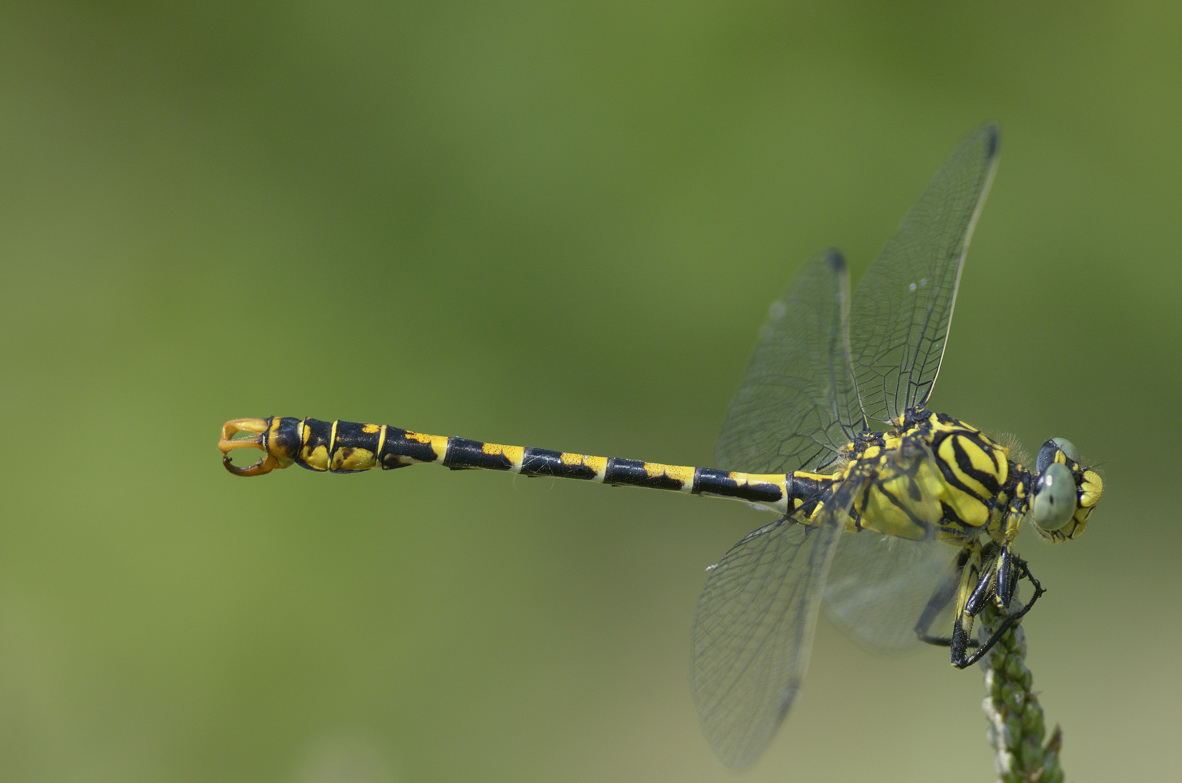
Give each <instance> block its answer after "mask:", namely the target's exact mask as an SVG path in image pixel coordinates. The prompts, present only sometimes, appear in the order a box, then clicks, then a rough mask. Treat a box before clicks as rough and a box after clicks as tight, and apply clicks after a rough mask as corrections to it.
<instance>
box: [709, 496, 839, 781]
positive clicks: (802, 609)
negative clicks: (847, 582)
mask: <svg viewBox="0 0 1182 783" xmlns="http://www.w3.org/2000/svg"><path fill="white" fill-rule="evenodd" d="M848 489H849V490H850V491H849V492H844V491H842V492H839V493H838V494H839V495H840V496H838V497H835V496H833V495H830V496H829V498H828V500H827V506H828V507H829V508H828V510H827V512H826V513H824V514H821V515H820V516H821V517H822V519H820V520H817V522H816V524H810V525H806V524H802V523H801V522H800V521H799V520H798V519H797V518H794V517H792V516H788V517H785V518H783V519H780V520H779V521H777V522H773V523H772V524H769V525H766V526H765V527H762V528H760V529H759V530H756V531H755V532H753V533H751V534H750V535H748V536H747V537H746V538H744V539H743V540H742V541H740V542H739V543H738V544H736V545H735V546H734V547H732V548H731V550H730V551H729V552H727V553H726V556H725V557H723V559H722V560H721V561H720V562H719V563H718V565H716V566H714V567H713V568H712V569H711V570H710V576H709V577H708V579H707V580H706V588H705V590H704V591H703V592H702V597H701V599H700V600H699V601H698V612H697V618H696V619H695V621H694V640H693V666H692V669H693V671H692V674H691V687H692V691H693V696H694V703H695V704H696V705H697V708H698V714H699V716H700V717H701V720H702V728H703V729H704V731H705V733H706V737H707V739H708V740H709V741H710V744H711V745H712V746H713V748H714V751H715V752H716V753H717V754H718V757H719V758H720V759H721V760H722V761H723V763H725V764H726V765H727V766H729V767H731V768H733V769H743V768H745V767H747V766H749V765H750V764H751V763H753V762H754V761H755V760H756V759H757V758H759V756H760V754H762V753H763V751H764V749H765V748H766V747H767V745H768V743H769V742H770V741H771V738H772V736H773V735H774V734H775V731H776V728H777V727H778V726H779V725H780V723H781V722H782V721H783V720H784V716H785V715H787V714H788V710H789V708H790V707H791V706H792V702H793V700H794V699H795V698H796V693H797V691H798V690H799V688H800V683H801V680H802V679H803V678H804V674H805V670H806V669H807V668H808V659H809V652H810V650H811V648H812V642H813V633H814V632H815V630H816V625H817V611H818V607H819V606H820V603H821V596H822V593H823V590H824V585H825V577H826V574H827V572H828V570H829V564H830V562H831V560H832V557H833V553H834V551H835V549H836V543H837V540H838V538H839V537H840V534H841V525H840V520H841V519H842V518H844V516H845V512H846V510H848V508H849V505H850V499H851V498H852V496H853V489H854V488H853V487H849V488H848Z"/></svg>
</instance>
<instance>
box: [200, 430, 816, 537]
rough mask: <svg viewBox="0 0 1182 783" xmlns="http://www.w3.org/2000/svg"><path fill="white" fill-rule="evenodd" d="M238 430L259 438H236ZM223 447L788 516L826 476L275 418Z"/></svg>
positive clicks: (342, 469) (340, 467)
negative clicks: (625, 491) (592, 487)
mask: <svg viewBox="0 0 1182 783" xmlns="http://www.w3.org/2000/svg"><path fill="white" fill-rule="evenodd" d="M240 433H251V434H252V435H253V437H247V438H237V437H236V436H237V435H238V434H240ZM219 448H220V449H221V450H222V453H223V455H224V459H223V463H224V464H225V466H226V468H227V469H228V470H229V471H230V472H231V473H234V474H236V475H239V476H258V475H262V474H264V473H269V472H270V471H272V470H275V469H278V468H286V467H289V466H291V465H293V464H296V465H300V466H302V467H305V468H307V469H309V470H314V471H317V472H328V473H358V472H360V471H364V470H371V469H373V468H379V467H380V468H382V469H383V470H393V469H395V468H402V467H407V466H409V465H418V464H435V465H442V466H443V467H446V468H451V469H452V470H469V469H471V470H497V471H505V472H509V473H516V474H518V475H522V476H529V477H533V476H546V477H549V478H565V479H577V480H581V481H591V482H596V483H600V484H608V485H612V486H626V487H646V488H648V489H663V490H669V491H673V492H684V493H687V494H694V495H707V496H710V497H721V498H729V499H731V500H739V501H743V502H746V503H753V504H757V505H761V506H764V507H766V508H769V509H772V510H774V511H778V512H779V513H781V514H784V513H787V512H789V511H791V510H792V509H794V508H796V507H797V506H798V505H799V504H800V503H801V502H803V501H804V500H805V499H806V498H810V497H813V496H815V495H817V494H818V493H819V492H820V491H821V489H822V488H823V487H822V485H823V484H824V483H825V482H827V481H828V480H829V477H827V476H813V475H812V474H799V475H797V476H793V477H790V476H786V475H784V474H767V475H764V474H751V473H739V472H735V471H725V470H717V469H715V468H696V467H690V466H684V465H666V464H664V463H660V462H645V461H643V460H634V459H623V458H621V457H596V456H593V455H590V454H579V453H575V452H565V451H552V450H550V449H539V448H534V447H532V446H506V445H502V444H499V443H485V442H483V441H478V440H470V439H468V438H457V437H447V436H443V435H426V434H423V433H420V432H414V431H413V430H404V429H401V428H399V427H394V426H391V425H388V424H362V423H359V422H350V421H321V420H319V419H297V418H293V417H272V418H270V419H235V420H233V421H229V422H227V423H226V425H225V426H224V427H223V428H222V440H221V442H220V444H219ZM239 448H256V449H260V450H262V451H263V452H265V454H266V456H265V457H264V458H263V459H261V460H259V462H257V463H255V464H253V465H250V466H247V467H238V466H235V465H234V464H233V463H232V462H231V461H230V457H229V454H230V452H232V451H233V450H235V449H239Z"/></svg>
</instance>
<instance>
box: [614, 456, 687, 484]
mask: <svg viewBox="0 0 1182 783" xmlns="http://www.w3.org/2000/svg"><path fill="white" fill-rule="evenodd" d="M644 465H645V463H644V462H643V461H641V460H638V459H620V458H619V457H609V458H608V460H607V469H606V470H604V472H603V483H604V484H614V485H617V486H627V487H648V488H650V489H670V490H674V491H676V490H679V489H681V488H682V484H681V482H680V481H678V480H677V479H675V478H669V477H668V476H666V475H664V474H660V475H656V476H650V475H649V473H648V471H647V470H645V469H644Z"/></svg>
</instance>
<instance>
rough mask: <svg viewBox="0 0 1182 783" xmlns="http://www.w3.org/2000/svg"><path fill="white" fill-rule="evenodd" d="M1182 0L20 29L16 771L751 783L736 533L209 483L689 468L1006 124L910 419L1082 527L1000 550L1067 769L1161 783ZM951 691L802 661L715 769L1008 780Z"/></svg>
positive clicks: (919, 664) (46, 6)
mask: <svg viewBox="0 0 1182 783" xmlns="http://www.w3.org/2000/svg"><path fill="white" fill-rule="evenodd" d="M1180 41H1182V10H1180V9H1179V8H1177V7H1175V6H1172V5H1169V4H1161V3H1121V4H1118V3H1108V4H1105V3H1085V4H1077V5H1072V6H1070V7H1068V6H1063V5H1061V4H1050V3H1028V2H1025V3H1013V2H1009V3H965V4H956V5H955V7H953V6H949V5H941V4H929V3H902V4H900V3H890V4H880V3H832V4H828V5H826V6H824V7H823V8H821V7H820V6H819V5H818V4H802V3H772V2H762V3H733V2H718V1H717V0H715V1H713V2H711V1H710V0H706V1H705V2H690V3H686V2H657V3H647V4H636V3H563V4H554V3H541V2H510V3H497V4H489V5H486V4H476V3H455V2H437V3H424V4H391V3H340V2H338V3H315V2H312V3H298V4H293V5H291V6H286V5H285V4H282V3H213V2H207V3H202V4H171V3H136V2H121V3H120V2H111V3H106V4H95V3H66V2H53V1H51V2H37V3H30V2H7V3H4V4H3V6H0V357H3V368H4V372H3V382H2V384H0V401H2V403H3V410H4V412H5V428H4V442H5V443H6V445H7V448H6V452H7V460H6V463H7V465H6V469H5V470H4V472H3V478H0V482H2V493H3V510H4V514H3V519H2V521H0V776H2V778H3V779H4V780H12V781H121V782H122V781H209V780H217V781H293V782H294V783H323V782H325V781H351V782H353V783H369V782H371V781H372V782H373V783H388V782H389V781H404V780H405V781H456V780H488V781H493V780H498V781H499V780H505V781H535V780H536V781H557V780H561V781H603V780H613V781H617V780H618V781H652V780H666V779H668V780H682V781H691V780H692V781H714V780H719V781H722V780H730V779H732V778H731V776H730V775H729V773H727V772H726V771H725V770H724V769H722V768H721V767H720V766H719V765H718V763H717V762H716V761H715V760H714V758H713V757H712V755H711V753H710V751H709V749H708V747H707V745H706V743H705V741H704V740H703V739H702V737H701V736H700V732H699V728H698V726H697V720H696V716H695V713H694V710H693V706H692V704H691V702H690V699H689V694H688V688H687V674H688V663H689V631H690V625H691V621H692V617H693V611H694V605H695V602H696V599H697V595H698V591H699V590H700V588H701V585H702V583H703V580H704V571H703V569H704V567H705V566H706V565H707V564H708V563H711V562H713V561H715V560H717V559H718V557H719V556H721V554H722V553H723V552H724V551H725V550H726V548H727V547H728V546H729V545H730V544H731V543H733V542H734V541H736V540H737V539H738V538H739V537H740V536H741V535H743V534H744V533H745V532H747V531H748V530H749V529H750V528H752V527H753V526H755V525H756V524H760V523H762V522H764V521H766V520H765V518H764V517H762V516H760V515H758V514H756V513H755V512H750V511H748V510H746V509H743V508H741V507H732V506H731V504H726V503H712V502H708V501H698V500H696V499H689V498H678V497H670V496H666V495H664V494H661V493H646V492H642V491H633V490H623V489H620V490H611V491H608V490H606V489H603V488H598V487H588V486H583V485H579V484H577V483H573V482H566V483H564V482H548V481H543V480H532V481H527V480H524V479H518V480H513V479H511V478H507V477H505V476H501V475H493V474H482V473H466V474H450V473H449V472H447V471H444V470H439V469H436V468H420V469H416V470H413V471H400V472H398V473H396V474H385V475H377V474H370V475H362V476H356V477H331V476H316V475H312V474H310V473H305V472H303V471H298V470H292V471H286V472H284V473H279V474H275V475H272V476H268V477H266V478H262V479H255V480H250V481H244V480H240V479H236V478H232V477H230V476H228V475H227V474H226V473H225V471H223V470H222V467H221V465H220V464H219V459H218V453H217V450H216V449H215V442H216V438H217V435H218V430H219V427H220V425H221V423H222V422H223V421H224V420H226V419H228V418H235V417H241V416H266V415H271V414H279V415H293V416H303V415H312V416H317V417H321V418H335V417H342V418H349V419H359V420H369V421H379V422H389V423H392V424H396V425H399V426H403V427H411V428H415V429H420V430H423V431H427V432H438V433H441V434H458V435H465V436H468V437H474V438H481V439H489V440H500V441H505V442H511V443H523V444H531V445H538V446H545V447H551V448H564V449H571V450H579V451H585V452H590V453H599V454H618V455H621V456H629V457H637V458H645V459H654V460H662V461H669V462H685V463H698V464H702V463H705V464H709V463H710V462H711V455H712V446H713V441H714V437H715V433H716V430H717V428H718V426H719V425H720V423H721V420H722V415H723V412H724V410H725V408H726V405H727V403H728V401H729V399H730V396H731V394H732V393H733V392H734V389H735V386H736V384H737V382H738V379H739V377H740V375H741V373H742V369H743V367H744V365H745V363H746V361H747V358H748V352H749V350H750V348H751V346H752V345H753V344H754V339H755V334H756V331H757V329H758V327H759V325H760V323H761V322H762V320H763V318H764V315H765V313H766V311H767V306H768V304H769V303H770V302H771V300H772V299H773V298H774V297H775V296H777V295H778V294H779V293H780V292H781V290H782V288H783V286H784V285H785V283H786V282H787V281H788V280H789V279H790V278H791V277H792V275H793V274H794V272H795V270H796V269H797V268H798V267H799V266H800V265H801V264H802V263H803V262H804V261H806V260H807V259H809V258H810V257H811V256H812V255H813V254H814V253H815V252H816V251H817V250H819V249H820V248H823V247H826V246H829V245H838V246H840V247H842V248H843V249H844V250H845V251H846V252H847V255H848V256H849V258H850V259H851V263H852V267H853V271H854V276H855V279H856V278H857V277H858V276H859V275H860V274H861V272H862V270H864V269H865V267H866V265H867V264H868V263H869V261H870V259H871V258H873V256H874V254H875V253H876V252H877V250H878V248H879V247H880V246H881V244H882V242H883V241H884V240H885V239H886V237H887V236H888V235H889V233H890V232H891V231H892V229H893V228H894V226H895V225H896V224H897V222H898V221H899V220H900V218H901V217H902V216H903V214H904V212H905V211H906V209H907V208H908V206H909V205H910V204H911V203H912V201H913V200H914V199H915V198H916V196H918V194H919V192H920V190H921V189H922V187H923V186H924V184H925V183H926V182H927V180H928V178H929V177H930V176H931V175H932V174H933V173H934V172H935V171H936V169H937V168H938V166H939V165H940V163H941V162H942V161H943V160H944V158H945V156H946V155H947V154H948V153H949V152H950V151H951V150H952V149H953V148H954V147H955V145H956V144H957V143H958V141H959V140H960V139H961V138H962V137H963V136H964V135H965V134H966V133H967V132H969V131H970V130H971V129H972V128H974V127H976V126H978V125H979V124H980V123H981V122H983V121H985V120H989V119H992V120H996V121H998V122H999V123H1001V125H1002V127H1003V133H1004V140H1003V145H1002V158H1001V166H1000V169H999V172H998V176H997V179H996V181H995V183H994V187H993V191H992V195H991V198H990V200H989V203H988V204H987V207H986V209H985V212H984V214H983V217H982V220H981V222H980V224H979V227H978V231H977V235H976V239H975V242H974V246H973V250H972V252H971V253H970V258H969V263H968V266H967V267H966V270H965V274H964V278H963V281H962V282H963V286H962V288H961V296H960V301H959V306H958V308H957V316H956V323H955V327H954V329H953V332H952V337H951V341H950V344H949V351H948V354H947V357H946V362H945V365H944V369H943V372H942V374H941V380H940V384H939V388H938V389H937V392H936V395H935V398H934V400H933V407H934V408H935V409H938V410H947V411H949V412H951V413H954V414H955V415H958V416H961V417H963V418H965V419H966V420H968V421H971V422H973V423H974V424H977V425H979V426H982V427H984V428H986V429H987V430H991V431H995V432H996V431H1005V432H1011V433H1014V434H1015V435H1017V436H1018V437H1019V438H1020V439H1021V440H1022V441H1023V442H1024V443H1025V444H1026V445H1027V446H1028V447H1031V448H1037V446H1038V444H1039V443H1041V442H1042V440H1043V439H1045V438H1046V437H1048V436H1050V435H1064V436H1067V437H1070V438H1072V439H1073V440H1074V441H1075V442H1076V443H1077V444H1078V445H1079V447H1080V449H1081V451H1082V452H1083V454H1084V457H1085V459H1090V460H1092V461H1095V462H1099V463H1101V465H1102V469H1103V470H1104V474H1105V477H1106V482H1107V485H1106V490H1107V493H1106V495H1105V497H1104V500H1103V503H1102V505H1101V507H1100V508H1099V510H1098V511H1097V512H1096V513H1095V514H1094V515H1093V517H1092V524H1091V527H1090V529H1089V531H1088V533H1087V535H1086V536H1084V537H1083V538H1082V539H1081V540H1079V541H1077V542H1074V543H1072V544H1071V545H1067V546H1062V547H1050V546H1046V545H1043V544H1041V543H1040V542H1039V541H1037V540H1035V539H1034V537H1030V538H1029V539H1027V538H1026V537H1024V538H1023V545H1022V549H1021V551H1022V552H1023V553H1024V554H1025V555H1026V556H1027V557H1028V558H1029V559H1030V561H1031V563H1032V565H1033V567H1034V569H1035V571H1036V573H1037V574H1038V575H1039V576H1040V577H1041V578H1042V579H1043V581H1044V583H1045V584H1046V585H1048V586H1049V588H1050V592H1049V594H1048V595H1047V597H1046V598H1044V599H1043V603H1041V604H1040V606H1039V607H1038V609H1037V610H1036V611H1035V612H1034V613H1032V615H1031V616H1030V618H1029V619H1028V621H1027V623H1026V624H1025V626H1026V630H1027V636H1028V639H1029V642H1030V645H1031V653H1030V657H1029V663H1030V665H1031V667H1032V668H1033V670H1034V672H1035V676H1036V683H1035V685H1036V688H1038V689H1039V690H1040V691H1041V693H1042V700H1043V704H1044V705H1045V707H1046V709H1047V712H1048V720H1049V721H1051V722H1060V723H1062V724H1063V727H1064V729H1065V732H1066V734H1065V748H1064V752H1063V760H1064V766H1065V768H1066V770H1067V772H1068V773H1069V775H1071V776H1073V777H1076V778H1078V779H1081V780H1103V779H1141V780H1162V779H1176V775H1177V771H1178V766H1179V765H1178V764H1177V762H1176V761H1175V760H1174V759H1175V756H1176V753H1175V746H1176V742H1177V741H1176V733H1177V727H1178V726H1179V725H1182V703H1180V702H1182V698H1180V697H1182V678H1180V677H1179V674H1178V668H1177V663H1176V661H1175V658H1176V657H1177V650H1178V649H1179V644H1180V641H1182V639H1180V636H1182V634H1180V631H1179V625H1178V622H1177V618H1178V614H1179V612H1178V609H1177V602H1176V600H1175V595H1176V593H1177V585H1178V582H1179V580H1178V576H1177V568H1178V566H1177V562H1178V552H1179V551H1180V550H1179V545H1180V544H1182V540H1180V539H1182V535H1180V534H1179V530H1178V525H1177V524H1176V523H1175V520H1176V519H1177V518H1178V516H1179V515H1178V512H1177V511H1176V510H1175V508H1174V506H1175V504H1176V492H1175V491H1173V490H1174V488H1175V487H1176V486H1177V481H1178V475H1179V468H1180V465H1179V460H1178V459H1177V458H1175V457H1173V456H1170V455H1169V454H1168V453H1166V451H1167V449H1169V447H1171V446H1173V445H1175V444H1177V443H1178V442H1179V430H1178V425H1177V423H1176V421H1175V416H1176V411H1177V404H1176V399H1177V389H1178V388H1179V373H1180V371H1179V361H1178V359H1179V356H1180V352H1182V328H1180V318H1179V314H1178V313H1179V310H1178V308H1179V300H1180V296H1182V290H1180V289H1182V278H1180V274H1179V271H1178V258H1179V255H1180V254H1182V237H1180V236H1179V230H1178V226H1179V219H1178V212H1179V209H1178V208H1179V201H1180V197H1179V185H1178V183H1179V173H1180V172H1182V145H1180V144H1179V138H1180V136H1182V55H1180V54H1179V42H1180ZM982 697H983V691H982V687H981V676H980V673H979V672H978V671H976V670H970V671H968V672H958V671H954V670H952V669H951V667H949V666H948V664H947V653H946V651H941V650H935V649H926V650H923V651H921V652H919V653H918V654H916V655H913V656H910V657H904V658H902V659H898V660H884V659H880V658H875V657H872V656H870V655H868V654H866V653H864V652H862V651H861V650H859V649H857V648H856V647H854V646H853V645H852V644H851V643H850V642H848V641H846V640H845V639H844V638H842V637H841V636H840V635H839V634H838V633H836V632H835V631H834V630H833V629H832V628H831V627H829V626H828V625H825V624H824V623H823V624H822V627H821V629H820V631H819V633H818V638H817V644H816V648H815V652H814V658H813V666H812V670H811V672H810V674H809V678H808V680H807V683H806V686H805V690H804V693H803V695H802V697H801V699H800V700H799V702H798V704H797V706H796V707H795V709H794V710H793V713H792V715H791V717H790V718H789V720H788V723H787V724H786V726H785V729H784V730H783V731H782V732H781V734H780V736H779V737H778V738H777V740H776V742H775V743H774V744H773V746H772V747H771V749H770V750H769V752H768V753H767V755H766V757H765V758H764V760H763V762H762V763H761V764H760V765H759V766H758V767H757V768H756V769H755V770H754V771H753V772H751V773H749V774H748V775H747V776H746V777H745V779H746V780H751V781H760V780H819V779H858V778H864V779H874V780H900V781H917V780H933V781H936V780H948V779H950V778H951V777H952V776H953V775H955V776H956V777H957V779H959V780H981V781H984V780H989V779H991V778H992V764H993V762H992V757H991V754H990V751H989V749H988V747H987V745H986V742H985V738H984V732H985V721H984V717H983V715H982V713H981V710H980V701H981V699H982Z"/></svg>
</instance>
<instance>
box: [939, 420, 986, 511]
mask: <svg viewBox="0 0 1182 783" xmlns="http://www.w3.org/2000/svg"><path fill="white" fill-rule="evenodd" d="M967 437H968V435H966V434H964V433H963V432H948V433H943V434H942V436H940V437H938V438H936V439H934V441H933V443H932V453H933V454H939V453H940V447H941V446H942V445H943V443H944V441H945V440H947V439H948V438H951V439H952V453H953V456H954V457H955V459H956V466H957V467H958V468H959V469H960V471H961V473H963V474H964V475H966V476H971V477H972V478H974V479H976V480H977V483H979V484H980V485H981V486H982V487H983V488H984V489H985V491H986V492H988V493H989V494H988V495H987V496H984V497H982V496H981V495H980V493H979V492H978V491H977V490H975V489H973V488H972V487H969V486H966V485H965V483H964V482H963V481H962V480H961V479H960V476H958V475H957V474H956V471H954V470H953V469H952V466H951V465H949V464H948V463H947V461H945V460H943V459H940V458H939V457H937V458H936V462H937V463H939V465H940V472H941V473H942V474H943V475H944V478H945V480H947V481H948V483H949V484H952V485H953V486H955V487H957V488H959V489H960V490H961V491H963V492H964V493H965V494H967V495H970V496H971V497H975V498H978V499H980V500H986V499H987V498H988V497H992V496H993V495H996V494H997V493H998V492H1000V491H1001V486H1000V485H999V484H998V483H997V475H996V473H988V472H984V471H981V470H978V469H977V468H975V467H973V461H972V458H971V457H969V455H968V452H966V451H965V450H964V446H962V445H961V441H960V439H961V438H967ZM974 445H976V446H977V447H978V448H980V449H981V450H982V451H983V452H985V453H987V454H989V457H990V460H992V461H993V464H994V465H997V460H996V458H995V456H994V454H993V449H991V448H988V447H987V446H986V445H985V444H984V443H981V442H980V441H977V440H976V439H974Z"/></svg>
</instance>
